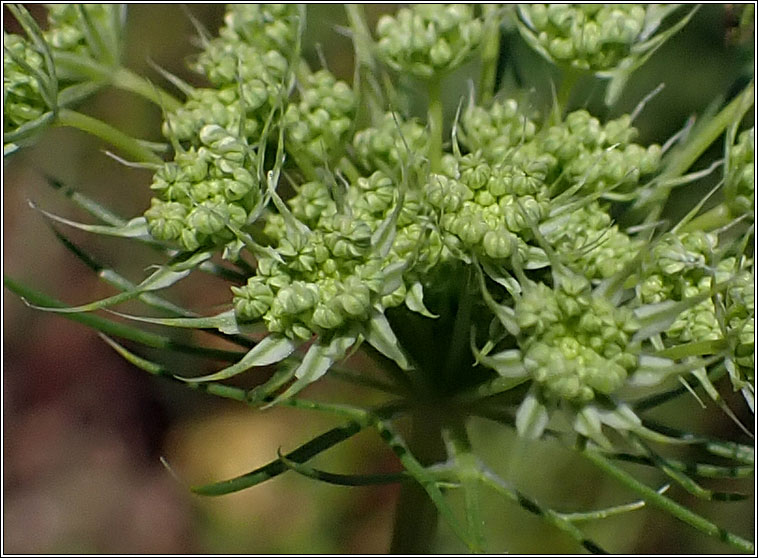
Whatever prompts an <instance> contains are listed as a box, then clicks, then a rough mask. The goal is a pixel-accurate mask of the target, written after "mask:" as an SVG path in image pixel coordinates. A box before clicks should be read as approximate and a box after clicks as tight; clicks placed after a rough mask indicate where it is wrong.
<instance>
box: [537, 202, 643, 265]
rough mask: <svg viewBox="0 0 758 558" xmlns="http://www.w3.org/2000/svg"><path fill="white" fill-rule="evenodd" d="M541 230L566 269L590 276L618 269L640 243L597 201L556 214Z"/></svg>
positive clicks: (627, 260) (625, 262) (631, 256)
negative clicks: (622, 228)
mask: <svg viewBox="0 0 758 558" xmlns="http://www.w3.org/2000/svg"><path fill="white" fill-rule="evenodd" d="M541 231H542V232H543V234H545V237H546V239H547V240H548V242H550V244H551V245H552V247H553V249H554V250H555V251H556V252H557V253H559V254H561V257H562V259H563V261H564V262H565V263H566V265H567V266H568V267H569V268H570V269H572V270H573V271H574V272H576V273H581V274H583V275H584V276H585V277H587V278H588V279H591V280H595V279H607V278H609V277H612V276H613V275H615V274H616V273H618V272H619V271H621V270H622V269H623V268H624V266H626V265H627V264H628V263H629V262H631V261H632V260H633V259H634V258H635V257H636V254H637V253H638V251H639V250H640V248H642V246H643V244H644V243H643V241H642V240H638V239H633V238H631V237H630V236H629V235H627V234H626V233H624V232H622V231H620V230H619V228H618V225H616V224H614V223H613V222H612V219H611V216H610V215H609V214H608V212H607V211H606V210H605V209H604V208H603V206H602V205H601V204H600V203H598V202H592V203H590V204H588V205H586V206H583V207H580V208H578V209H576V210H574V211H565V212H563V213H560V214H558V215H556V216H555V217H553V218H551V219H550V220H549V221H546V222H545V223H543V225H542V227H541Z"/></svg>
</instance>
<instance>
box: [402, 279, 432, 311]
mask: <svg viewBox="0 0 758 558" xmlns="http://www.w3.org/2000/svg"><path fill="white" fill-rule="evenodd" d="M405 305H406V306H407V307H408V310H410V311H411V312H416V313H417V314H421V315H422V316H425V317H427V318H439V316H438V315H437V314H432V313H431V312H430V311H429V310H428V309H427V307H426V306H425V305H424V286H423V285H422V284H421V282H419V281H416V282H415V283H414V284H413V285H412V286H411V288H410V289H408V292H407V294H406V295H405Z"/></svg>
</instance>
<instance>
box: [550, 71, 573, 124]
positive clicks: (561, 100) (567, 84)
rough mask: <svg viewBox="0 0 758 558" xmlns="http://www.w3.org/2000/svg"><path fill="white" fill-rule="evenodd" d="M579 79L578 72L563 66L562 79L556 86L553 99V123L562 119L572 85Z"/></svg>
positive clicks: (569, 98)
mask: <svg viewBox="0 0 758 558" xmlns="http://www.w3.org/2000/svg"><path fill="white" fill-rule="evenodd" d="M578 80H579V72H577V71H576V70H574V69H573V68H565V69H564V70H563V79H562V80H561V85H560V87H559V88H558V92H557V93H556V99H555V107H554V111H553V116H552V118H553V124H558V122H560V121H561V120H562V119H563V114H564V113H565V112H566V110H567V109H568V104H569V101H570V100H571V93H572V92H573V90H574V85H576V82H577V81H578Z"/></svg>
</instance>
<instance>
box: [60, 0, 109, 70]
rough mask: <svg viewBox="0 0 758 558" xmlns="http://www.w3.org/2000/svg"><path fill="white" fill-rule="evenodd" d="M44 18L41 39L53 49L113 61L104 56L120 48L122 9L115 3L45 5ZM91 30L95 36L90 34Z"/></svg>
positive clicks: (103, 60)
mask: <svg viewBox="0 0 758 558" xmlns="http://www.w3.org/2000/svg"><path fill="white" fill-rule="evenodd" d="M47 17H48V31H47V32H46V33H45V39H46V41H47V42H48V44H49V45H50V46H51V47H52V48H53V50H57V51H61V52H64V51H65V52H70V53H72V54H79V55H85V56H90V57H92V58H94V59H96V60H97V59H100V61H101V62H107V63H110V64H114V63H116V62H117V59H110V60H109V59H108V57H109V56H110V57H112V56H113V55H115V54H117V53H118V52H119V50H120V48H121V45H119V44H118V42H119V40H120V39H119V30H120V29H121V27H122V26H123V18H124V11H123V10H122V9H121V8H120V7H119V6H117V5H115V4H84V5H82V4H48V5H47ZM93 29H94V30H97V33H98V35H99V36H97V37H95V36H93V34H92V30H93ZM88 34H89V35H88ZM98 42H100V43H101V44H98ZM107 43H110V44H107Z"/></svg>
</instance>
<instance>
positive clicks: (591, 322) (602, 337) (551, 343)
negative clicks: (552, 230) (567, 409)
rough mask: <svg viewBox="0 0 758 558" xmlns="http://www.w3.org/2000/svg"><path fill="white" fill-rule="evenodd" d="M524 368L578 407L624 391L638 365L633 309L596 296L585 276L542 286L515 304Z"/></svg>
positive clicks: (547, 391)
mask: <svg viewBox="0 0 758 558" xmlns="http://www.w3.org/2000/svg"><path fill="white" fill-rule="evenodd" d="M514 313H515V317H516V321H517V323H518V325H519V327H520V328H521V333H522V335H521V337H520V341H519V346H520V348H521V351H522V353H523V358H524V366H525V368H526V370H527V371H528V373H529V374H530V375H531V377H532V378H533V379H534V381H535V382H537V383H538V384H539V385H540V386H541V387H542V389H543V391H544V396H545V397H546V398H548V399H550V398H556V399H559V400H564V401H568V402H571V403H575V404H584V403H587V402H589V401H591V400H593V399H594V398H595V396H596V394H606V395H608V394H611V393H613V392H614V391H616V390H618V389H619V388H620V387H621V386H622V385H623V384H624V382H625V380H626V378H627V376H628V375H629V374H630V373H631V372H632V371H633V370H634V369H635V368H636V366H637V358H638V357H637V353H638V351H639V347H638V345H636V344H635V343H632V341H631V337H632V335H633V334H634V332H635V331H636V330H637V329H638V327H639V325H638V324H637V323H636V321H635V319H634V317H633V315H632V313H631V311H630V310H628V309H625V308H623V307H622V308H617V307H615V306H613V305H612V304H610V303H609V302H608V301H606V300H605V299H604V298H602V297H599V296H595V295H593V294H592V293H591V292H590V290H589V284H588V283H587V282H586V281H584V280H583V279H581V278H580V277H579V276H576V277H572V278H565V279H564V280H562V281H561V282H560V284H559V285H558V287H557V288H554V289H551V288H550V287H548V286H547V285H544V284H542V283H537V284H534V285H529V286H528V287H527V288H525V289H524V293H523V295H522V296H521V297H520V299H519V300H518V301H517V302H516V304H515V306H514Z"/></svg>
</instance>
